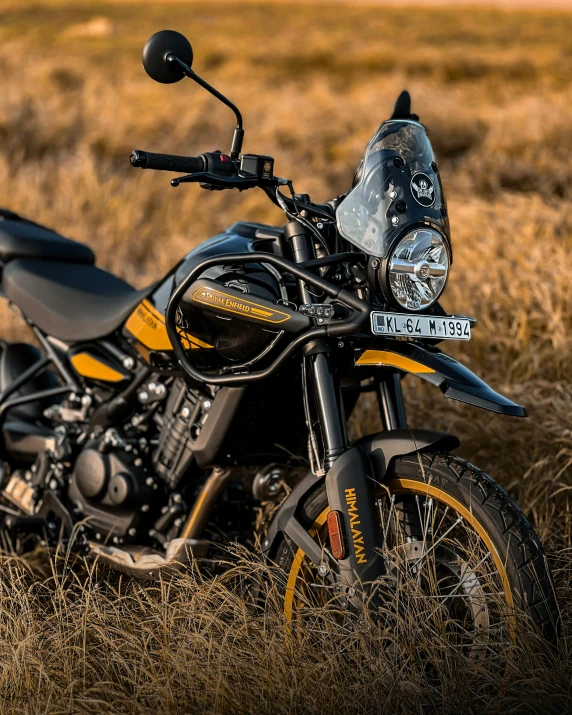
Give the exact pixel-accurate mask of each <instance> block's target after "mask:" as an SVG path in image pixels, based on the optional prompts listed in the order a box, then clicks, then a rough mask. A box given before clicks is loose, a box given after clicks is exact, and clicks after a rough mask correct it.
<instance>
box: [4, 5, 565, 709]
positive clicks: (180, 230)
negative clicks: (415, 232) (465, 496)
mask: <svg viewBox="0 0 572 715" xmlns="http://www.w3.org/2000/svg"><path fill="white" fill-rule="evenodd" d="M164 27H171V28H176V29H180V30H181V31H183V32H185V33H186V34H188V35H189V36H190V37H191V38H192V40H193V44H194V46H195V50H196V70H197V71H198V72H199V73H200V74H204V75H205V77H206V78H207V79H208V80H209V81H211V82H213V83H214V84H215V85H216V86H217V87H219V88H220V89H221V90H222V91H226V92H227V93H228V94H230V96H231V97H232V98H233V99H234V100H235V101H236V102H237V103H238V104H239V105H240V107H241V108H242V110H243V113H244V116H245V126H246V128H247V135H246V143H245V150H246V151H253V152H258V153H268V154H272V155H274V156H275V157H276V167H277V172H278V173H279V174H281V175H285V176H289V177H291V178H293V179H294V181H295V186H296V188H297V190H298V191H307V192H309V193H311V194H312V196H313V197H314V198H315V199H318V200H325V199H327V198H330V197H331V196H333V195H335V194H336V193H339V192H341V191H344V190H345V189H347V188H348V185H349V182H350V180H351V176H352V174H353V169H354V167H355V166H356V165H357V163H358V161H359V158H360V156H361V154H362V152H363V149H364V146H365V144H366V142H367V140H368V139H369V137H370V135H371V134H372V132H373V130H374V129H375V127H376V126H377V124H378V123H379V121H381V119H383V118H384V117H386V116H387V115H388V114H389V113H390V109H391V104H392V101H393V99H394V97H395V96H396V95H397V94H398V92H399V91H400V90H401V89H402V88H403V87H408V88H409V90H410V91H411V93H412V96H413V100H414V108H415V110H416V111H418V112H419V114H420V115H421V118H422V120H423V121H424V122H425V123H426V124H427V125H428V126H429V128H430V133H431V136H432V139H433V142H434V145H435V148H436V151H437V154H438V159H439V161H440V166H441V171H442V174H443V179H444V182H445V187H446V190H447V191H448V198H449V207H450V213H451V218H452V230H453V239H454V251H455V262H454V266H453V273H452V278H451V281H450V284H449V287H448V290H447V297H446V299H445V305H446V307H447V308H448V309H450V310H451V311H455V312H457V313H464V314H469V315H475V316H476V317H477V318H478V321H479V324H478V328H477V330H476V331H475V337H474V340H473V341H472V342H471V343H470V344H468V345H459V346H454V345H452V346H451V347H450V350H451V352H452V353H453V354H454V355H455V356H457V357H459V358H461V359H462V360H463V361H465V362H466V363H467V364H468V365H469V366H470V367H472V368H473V369H474V370H475V371H477V372H478V373H479V374H480V375H481V376H482V377H484V378H485V379H487V381H489V382H490V383H491V384H492V385H493V386H494V387H496V388H497V389H502V390H503V391H504V392H505V393H506V394H507V395H509V396H511V397H513V399H516V400H518V401H521V402H522V403H523V404H525V405H526V406H527V407H528V408H529V410H530V418H529V419H528V420H526V421H521V422H519V421H515V420H507V419H501V418H498V417H495V416H491V414H489V413H485V412H482V411H479V410H475V409H474V408H469V407H465V406H462V405H457V404H455V403H452V402H451V401H449V400H446V399H444V398H442V397H441V396H440V395H439V394H438V393H435V391H434V390H433V389H432V388H431V389H429V388H427V389H425V388H424V387H423V386H421V385H420V384H419V383H418V382H416V383H414V382H411V384H410V385H409V388H408V394H407V399H408V410H409V418H410V421H411V423H412V425H414V426H425V427H433V428H436V429H443V430H451V431H453V432H455V433H456V434H458V435H459V437H460V438H461V439H462V442H463V446H462V449H461V453H462V455H463V456H465V457H467V458H469V459H470V460H471V461H473V462H475V463H477V464H479V466H481V467H483V468H485V469H486V470H488V471H489V472H491V473H492V474H493V475H494V476H495V477H496V478H497V479H498V480H499V481H501V482H502V483H503V484H504V485H505V486H507V487H508V488H509V489H510V491H511V493H512V494H513V495H514V497H515V498H516V499H517V501H518V502H519V503H520V505H521V506H522V507H523V509H524V510H525V512H526V513H527V515H528V516H529V517H530V518H531V519H532V520H533V522H534V524H535V526H536V528H537V530H538V532H539V534H540V535H541V537H542V538H543V540H544V542H545V545H546V549H547V552H548V557H549V559H550V562H551V565H552V568H553V570H554V574H555V577H556V583H557V587H558V590H559V594H560V600H561V606H562V615H563V623H564V631H563V634H564V637H563V640H562V645H561V649H560V653H559V656H558V658H557V659H556V660H554V661H552V662H550V663H549V664H548V666H546V667H543V668H539V669H535V667H534V666H535V665H536V664H537V663H536V658H538V657H539V656H538V655H534V653H535V652H536V653H537V652H538V648H536V647H535V648H534V649H532V650H531V649H528V650H527V651H526V652H523V653H521V654H520V659H519V661H518V667H517V668H516V670H515V675H514V677H513V681H512V685H511V686H510V688H509V691H508V692H507V694H506V698H505V701H504V702H503V705H502V708H501V711H502V712H509V711H511V709H512V710H513V711H514V712H525V711H526V712H558V713H561V712H564V711H566V709H567V707H568V688H569V685H570V675H569V672H570V659H569V655H568V650H569V648H568V640H569V638H570V634H571V630H570V625H569V624H570V618H571V613H570V611H571V608H572V598H571V597H570V585H571V584H570V580H571V578H572V560H571V557H570V554H571V553H572V501H571V490H572V466H571V465H572V416H571V415H572V391H571V389H570V375H572V325H571V323H572V290H571V287H570V286H571V283H570V268H569V266H570V253H571V251H572V214H571V211H570V200H571V198H572V131H571V114H572V111H571V107H572V90H571V88H570V80H571V79H572V15H570V14H558V13H556V12H548V11H547V12H544V13H541V12H510V13H503V12H500V11H494V10H476V9H466V8H464V9H461V10H455V9H447V8H433V9H428V10H423V9H411V8H404V9H398V8H391V9H382V8H381V7H379V6H376V5H363V6H362V5H357V4H356V5H351V4H348V5H347V6H346V5H342V4H336V5H335V10H334V9H333V8H331V9H330V8H328V6H325V5H324V4H314V5H312V4H309V3H308V4H301V3H296V4H294V5H291V6H290V5H286V4H284V5H283V4H279V3H277V4H274V3H262V2H261V3H248V4H241V3H239V2H236V3H233V4H230V3H224V4H220V5H219V4H218V3H214V2H208V3H207V2H205V3H201V2H193V3H190V4H186V3H176V2H172V3H167V4H159V3H154V4H144V5H141V4H138V3H135V2H133V3H129V2H121V3H113V2H111V3H105V2H101V1H99V2H98V1H96V0H90V1H88V0H67V1H66V0H50V2H36V3H33V4H32V3H31V2H24V1H23V0H3V1H2V2H0V38H1V40H2V41H1V43H0V76H1V77H2V103H1V105H0V185H1V187H2V199H1V203H2V204H3V205H5V206H7V207H9V208H11V209H13V210H15V211H19V212H21V213H22V214H24V215H28V216H30V217H31V218H34V219H35V220H38V221H41V222H45V223H46V224H48V225H53V226H57V227H58V228H59V229H60V230H61V231H62V232H63V233H66V234H68V235H71V236H73V237H77V238H78V239H81V240H84V241H86V242H87V243H89V244H90V245H91V246H93V247H94V248H95V249H96V250H97V252H98V255H99V263H100V265H102V266H104V267H106V268H108V269H111V270H113V271H115V272H117V273H118V274H120V275H122V276H123V277H125V278H127V279H128V280H131V281H132V282H134V283H135V284H137V285H144V284H145V283H147V282H150V281H152V280H154V279H157V278H159V277H160V276H161V274H162V273H164V272H165V271H166V270H167V269H168V268H170V267H171V265H172V264H173V263H174V262H175V261H176V260H178V258H179V257H180V256H181V255H182V254H184V253H185V252H186V251H188V250H189V249H190V248H191V247H192V246H194V245H196V244H197V243H198V242H200V241H201V240H203V239H204V238H205V237H207V236H209V235H212V234H213V233H214V232H216V231H218V230H220V229H222V228H224V227H225V226H227V225H228V224H230V223H231V222H232V221H234V220H237V219H239V218H244V219H252V220H259V221H268V222H280V221H281V220H282V217H281V215H280V213H279V212H278V211H277V210H276V209H274V208H273V207H272V206H271V205H270V203H269V202H268V201H267V199H266V198H265V197H264V196H263V195H258V194H255V193H254V192H251V193H247V194H242V195H240V194H238V193H230V192H229V193H220V194H219V193H212V194H204V193H202V192H201V191H200V190H199V189H197V188H196V187H180V188H179V189H177V190H173V189H171V188H170V187H169V185H168V178H169V177H168V176H167V175H161V174H155V175H153V174H150V173H145V172H140V171H137V172H136V171H133V170H131V169H130V168H129V164H128V157H129V153H130V150H131V149H133V148H142V149H148V150H155V151H167V152H172V153H182V154H185V153H187V154H196V153H199V152H201V151H204V150H209V149H215V148H221V149H227V148H228V143H229V140H230V130H231V126H232V124H231V116H230V113H229V112H228V110H226V109H225V108H224V107H222V106H219V105H218V104H216V103H215V102H214V100H212V99H211V98H209V96H208V95H207V94H206V93H204V92H202V91H201V90H199V88H198V87H196V86H194V85H192V84H191V83H187V84H186V85H185V84H181V85H175V86H171V87H163V86H159V85H156V84H153V83H152V82H151V81H150V80H148V79H147V77H146V75H144V73H143V70H142V68H141V65H140V51H141V47H142V45H143V43H144V41H145V40H146V39H147V37H148V36H149V35H150V34H151V33H152V32H154V31H156V30H157V29H161V28H164ZM2 320H3V326H2V328H3V335H7V334H8V333H9V334H10V335H20V336H21V335H22V332H21V330H20V328H18V327H17V326H16V324H15V323H13V321H12V319H11V318H10V317H9V314H8V313H7V312H5V313H4V314H3V315H2ZM371 413H372V410H371V407H368V405H367V404H366V405H364V406H363V409H362V412H361V415H360V420H357V422H358V424H356V425H355V426H356V428H357V429H358V430H359V429H367V430H368V431H369V429H370V428H369V427H368V425H371V424H373V423H374V421H375V418H374V416H373V414H371ZM354 422H356V421H354ZM359 423H361V425H360V424H359ZM247 566H248V565H247V564H246V565H245V564H244V563H243V566H242V567H241V568H242V570H241V571H240V574H244V572H245V569H246V570H248V569H247ZM62 569H63V567H61V566H58V567H57V569H56V572H54V575H53V576H49V575H48V576H47V577H46V579H45V580H43V579H42V578H41V577H37V576H36V577H34V578H33V577H32V576H31V575H29V574H28V572H27V571H26V569H25V567H24V566H23V565H21V564H19V563H16V562H11V563H9V564H6V566H5V569H4V572H3V575H4V574H5V579H4V580H3V581H1V582H0V589H1V593H0V650H1V651H2V659H1V663H0V695H1V696H2V697H3V698H4V699H5V700H4V706H3V707H2V711H3V712H18V713H44V712H49V713H57V712H93V711H95V710H97V711H102V712H136V711H137V712H139V711H142V710H145V711H148V712H157V711H161V712H181V713H182V712H251V711H253V710H257V711H260V712H270V711H273V712H300V713H302V712H310V711H313V712H320V711H333V710H334V709H337V710H338V711H339V712H343V713H345V712H352V711H357V710H362V711H363V710H365V709H366V708H370V709H373V710H378V711H382V710H384V709H385V711H391V712H432V711H440V710H443V708H445V704H444V703H445V700H443V698H444V697H446V703H447V706H448V707H450V708H451V711H454V710H455V708H456V707H465V708H466V709H467V711H470V712H471V711H472V712H475V711H476V710H477V709H479V708H480V707H481V706H482V701H480V700H478V699H477V700H473V699H472V698H473V695H472V694H473V693H474V692H475V687H473V685H470V687H469V686H468V685H467V684H469V683H470V682H471V681H470V679H469V678H468V676H467V672H468V671H467V668H466V667H465V666H466V664H465V666H464V665H463V664H462V663H461V662H460V659H459V657H457V656H454V654H451V653H450V652H449V651H447V650H446V649H444V648H441V646H440V643H439V641H438V640H437V641H435V639H433V641H432V640H431V638H432V636H431V634H430V633H429V632H428V631H424V630H423V625H422V624H421V625H419V627H418V628H417V630H414V631H411V630H408V629H406V628H404V629H402V630H401V632H402V633H403V637H402V639H403V642H402V647H403V649H404V650H405V651H406V650H407V649H408V648H409V649H410V650H409V652H410V653H412V654H415V652H416V648H417V652H426V651H427V649H430V651H431V661H432V662H434V663H436V664H437V665H436V666H435V667H436V668H438V669H439V673H440V676H441V679H442V682H443V683H444V685H443V692H444V693H445V696H443V695H439V693H438V692H435V691H433V690H431V688H430V683H428V682H427V681H426V680H425V681H424V680H423V677H422V676H421V675H419V673H420V672H421V671H420V670H419V664H418V663H417V665H415V658H412V661H411V662H410V663H409V665H408V666H407V667H405V666H403V663H402V661H401V660H397V661H393V662H390V661H391V659H390V658H389V657H388V655H387V653H384V651H383V648H382V647H381V645H380V643H379V641H376V639H375V638H376V637H374V635H371V637H370V638H369V640H368V636H364V637H363V638H362V639H361V640H360V638H359V637H358V636H355V637H352V638H350V640H349V641H348V640H347V638H346V640H345V641H343V640H342V642H343V646H344V647H343V648H340V647H339V643H340V640H339V639H338V638H334V639H332V640H331V641H330V640H326V641H324V640H323V638H321V637H320V636H319V634H317V635H316V634H315V635H314V636H313V635H312V634H311V633H309V634H307V635H306V636H305V637H306V638H307V640H306V641H305V642H304V643H303V646H304V647H300V644H298V643H296V642H294V641H292V639H291V638H290V637H289V636H288V633H287V631H284V629H282V628H281V627H280V624H279V622H278V620H277V618H278V616H277V615H276V614H275V613H274V615H273V612H272V609H270V614H269V615H268V614H267V615H266V616H264V617H263V616H262V615H260V614H256V613H252V612H250V611H248V610H247V608H246V606H245V603H244V601H243V600H242V599H241V598H240V596H239V595H238V596H237V595H236V594H237V591H236V590H235V589H234V582H235V581H237V580H238V581H240V578H239V576H240V574H239V573H238V572H237V571H235V572H232V574H231V575H229V577H228V578H227V580H226V581H215V582H210V581H204V582H203V581H201V580H200V578H199V579H198V580H197V579H196V578H194V577H191V576H189V577H188V578H185V579H183V580H182V582H181V583H179V584H177V586H176V587H175V586H170V587H167V586H165V587H163V588H158V589H144V588H142V587H141V586H139V585H137V584H133V583H126V582H124V581H120V580H114V579H112V580H111V582H109V583H108V582H107V580H108V579H107V576H105V580H104V577H103V575H102V574H99V575H98V576H97V578H96V577H95V576H93V574H92V572H90V571H89V570H87V571H85V570H82V571H81V574H82V575H81V576H79V577H77V579H75V577H73V576H71V575H70V574H69V573H67V572H65V570H64V571H62ZM237 569H239V570H240V567H237ZM56 573H57V574H59V575H57V576H56V575H55V574H56ZM97 579H99V585H97V583H96V581H97ZM231 586H233V588H231ZM238 593H240V589H239V591H238ZM407 634H409V635H407ZM338 635H339V636H340V638H341V635H340V634H338ZM409 638H410V639H412V640H408V639H409ZM416 638H417V640H415V639H416ZM431 643H433V646H431ZM430 646H431V648H430ZM364 654H365V655H367V658H366V657H365V655H364ZM358 664H359V666H360V667H358ZM346 666H347V668H346ZM416 669H417V670H416ZM415 673H417V674H418V675H419V677H416V676H415ZM479 677H481V678H483V680H482V681H480V682H481V685H480V686H479V687H483V683H485V682H486V674H483V673H481V674H480V675H479ZM459 684H465V687H459ZM490 689H491V691H492V686H491V688H490ZM477 690H478V688H477ZM374 695H375V697H373V696H374ZM523 703H526V705H523Z"/></svg>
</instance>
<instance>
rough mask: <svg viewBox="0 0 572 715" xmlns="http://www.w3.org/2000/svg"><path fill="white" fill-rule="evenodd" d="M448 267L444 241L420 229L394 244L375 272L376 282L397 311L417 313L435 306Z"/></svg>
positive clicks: (434, 233)
mask: <svg viewBox="0 0 572 715" xmlns="http://www.w3.org/2000/svg"><path fill="white" fill-rule="evenodd" d="M449 263H450V259H449V247H448V245H447V242H446V240H445V239H444V238H443V236H442V235H441V234H440V233H438V232H437V231H435V229H432V228H429V227H426V226H423V227H419V228H415V229H413V230H411V231H409V232H408V233H406V234H405V236H403V237H402V238H401V239H400V240H399V241H398V242H397V243H396V245H395V246H394V247H393V249H392V250H391V251H390V252H389V255H388V257H387V259H385V260H384V261H382V262H381V265H380V266H379V268H378V280H379V283H380V285H381V288H382V291H383V293H384V296H385V297H386V298H387V300H389V301H390V302H391V303H393V304H394V305H395V307H396V308H401V309H403V310H408V311H413V312H420V311H423V310H427V309H428V308H430V307H431V306H432V305H434V304H435V303H436V302H437V300H438V299H439V296H440V295H441V293H442V292H443V290H444V289H445V284H446V282H447V276H448V273H449Z"/></svg>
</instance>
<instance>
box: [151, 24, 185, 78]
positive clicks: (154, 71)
mask: <svg viewBox="0 0 572 715" xmlns="http://www.w3.org/2000/svg"><path fill="white" fill-rule="evenodd" d="M169 55H175V57H177V58H178V59H179V60H181V62H183V63H184V64H185V65H187V67H191V65H192V64H193V48H192V47H191V43H190V42H189V41H188V40H187V38H186V37H185V36H184V35H181V33H180V32H175V31H174V30H161V31H160V32H156V33H155V34H154V35H153V36H152V37H150V38H149V40H147V44H146V45H145V47H144V48H143V67H144V68H145V72H147V74H148V75H149V77H151V79H154V80H155V82H161V84H173V83H174V82H178V81H179V80H181V79H183V77H184V76H185V70H184V69H183V67H181V65H180V64H179V63H178V62H170V61H168V59H167V58H168V57H169Z"/></svg>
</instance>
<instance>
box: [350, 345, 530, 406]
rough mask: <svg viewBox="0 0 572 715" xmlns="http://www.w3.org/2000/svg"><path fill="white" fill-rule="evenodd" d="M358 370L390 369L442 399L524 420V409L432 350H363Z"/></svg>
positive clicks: (396, 347) (390, 347)
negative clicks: (418, 381) (412, 378)
mask: <svg viewBox="0 0 572 715" xmlns="http://www.w3.org/2000/svg"><path fill="white" fill-rule="evenodd" d="M356 365H357V366H358V367H365V366H369V367H373V366H379V367H393V368H397V369H398V370H402V371H403V372H409V373H412V374H413V375H417V377H420V378H422V379H423V380H427V381H428V382H431V383H432V384H433V385H437V387H439V388H440V389H441V391H442V392H443V394H444V395H445V396H446V397H450V398H452V399H453V400H458V401H459V402H466V403H467V404H469V405H475V406H476V407H482V408H484V409H485V410H492V411H493V412H498V413H500V414H501V415H507V416H509V417H526V410H525V409H524V407H521V406H520V405H517V404H516V403H515V402H512V401H511V400H509V399H507V398H506V397H503V395H499V393H498V392H495V391H494V390H493V389H492V388H490V387H489V386H488V385H487V383H486V382H484V381H483V380H481V379H480V378H479V377H477V376H476V375H475V374H474V373H473V372H471V371H470V370H469V369H468V368H466V367H465V366H464V365H462V364H461V363H460V362H458V361H457V360H455V359H454V358H452V357H450V356H449V355H446V354H445V353H443V352H441V351H440V350H439V349H438V348H436V347H421V346H420V345H418V344H416V343H412V342H405V341H399V340H389V341H387V343H386V347H385V348H384V349H383V350H377V349H367V350H365V351H363V352H362V353H361V354H360V355H359V357H358V358H357V359H356Z"/></svg>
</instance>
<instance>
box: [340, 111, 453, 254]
mask: <svg viewBox="0 0 572 715" xmlns="http://www.w3.org/2000/svg"><path fill="white" fill-rule="evenodd" d="M336 217H337V224H338V230H339V232H340V234H341V235H342V236H343V237H344V238H346V239H347V240H348V241H350V243H353V244H354V246H357V247H358V248H360V249H361V250H362V251H364V252H365V253H367V254H369V255H372V256H378V257H380V258H385V257H386V256H387V254H388V252H389V249H390V247H391V245H392V244H393V243H394V241H395V240H396V239H397V237H398V236H401V235H403V233H404V230H405V229H406V228H407V227H409V226H412V225H414V224H419V223H431V224H432V225H434V226H435V227H436V228H437V229H438V230H439V231H440V232H441V233H443V234H444V235H445V237H446V238H447V239H448V238H449V236H448V221H447V210H446V207H445V203H444V199H443V194H442V190H441V182H440V180H439V175H438V173H437V164H436V163H435V158H434V156H433V149H432V148H431V144H430V142H429V139H428V138H427V134H426V132H425V128H424V127H423V125H421V124H419V122H415V121H410V120H402V119H399V120H389V121H387V122H384V123H383V124H382V125H381V126H380V127H379V129H378V130H377V131H376V133H375V134H374V135H373V137H372V139H371V141H370V142H369V144H368V147H367V149H366V152H365V156H364V161H363V166H362V168H361V174H360V176H359V180H358V182H357V184H356V185H355V186H354V188H353V189H352V190H351V191H350V192H349V193H348V195H347V196H346V197H345V199H344V200H343V201H342V202H341V203H340V205H339V206H338V209H337V212H336Z"/></svg>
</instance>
